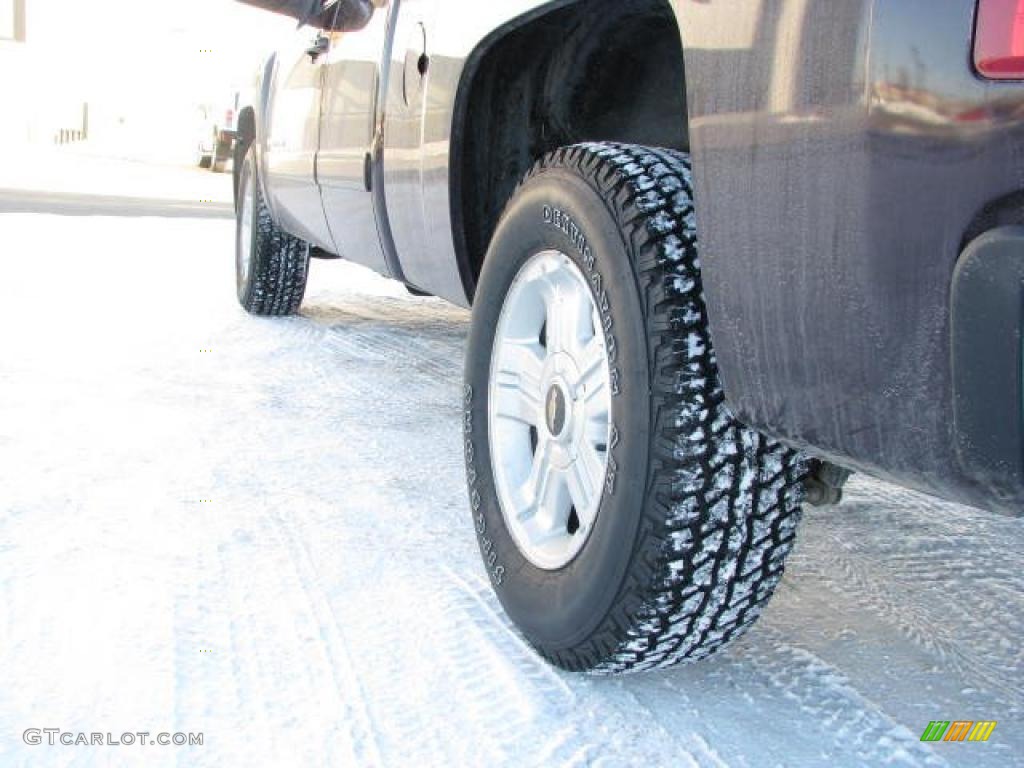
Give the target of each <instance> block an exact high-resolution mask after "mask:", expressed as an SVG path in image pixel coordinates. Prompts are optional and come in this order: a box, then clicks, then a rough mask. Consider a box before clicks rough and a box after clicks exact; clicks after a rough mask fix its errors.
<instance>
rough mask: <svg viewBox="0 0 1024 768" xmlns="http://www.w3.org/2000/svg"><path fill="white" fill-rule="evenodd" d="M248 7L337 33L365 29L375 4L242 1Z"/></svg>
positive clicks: (368, 1) (311, 0) (354, 0)
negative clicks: (278, 14)
mask: <svg viewBox="0 0 1024 768" xmlns="http://www.w3.org/2000/svg"><path fill="white" fill-rule="evenodd" d="M238 1H239V2H241V3H245V4H246V5H251V6H254V7H256V8H262V9H264V10H266V11H273V12H274V13H280V14H281V15H282V16H288V17H290V18H293V19H295V20H296V21H298V22H299V23H300V24H311V25H313V26H316V27H319V28H321V29H330V30H332V31H335V32H353V31H355V30H357V29H362V28H363V27H365V26H366V25H367V24H368V23H369V22H370V17H371V16H373V8H374V6H373V2H372V0H337V1H336V2H333V3H325V2H324V0H238Z"/></svg>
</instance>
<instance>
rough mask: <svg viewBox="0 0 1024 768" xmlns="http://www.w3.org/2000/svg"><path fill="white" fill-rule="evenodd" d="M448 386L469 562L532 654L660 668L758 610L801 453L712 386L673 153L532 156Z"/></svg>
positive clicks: (788, 535)
mask: <svg viewBox="0 0 1024 768" xmlns="http://www.w3.org/2000/svg"><path fill="white" fill-rule="evenodd" d="M463 396H464V402H463V406H464V413H463V429H464V440H465V445H464V448H465V453H466V464H467V479H468V484H469V496H470V506H471V509H472V514H473V522H474V526H475V528H476V532H477V537H478V540H479V544H480V549H481V553H482V555H483V559H484V565H485V568H486V570H487V573H488V575H489V577H490V579H491V582H492V583H493V585H494V588H495V589H496V591H497V594H498V596H499V599H500V601H501V603H502V605H503V606H504V608H505V610H506V612H507V613H508V615H509V616H510V617H511V618H512V620H513V621H514V622H515V624H516V625H517V626H518V627H519V629H520V630H521V631H522V633H523V635H524V636H525V637H526V638H527V640H528V641H529V642H530V643H531V644H532V645H533V646H534V647H535V648H536V649H537V651H538V652H539V653H540V654H542V655H543V656H544V657H545V658H547V659H548V660H550V661H551V662H552V663H554V664H556V665H558V666H560V667H562V668H565V669H570V670H581V671H584V670H585V671H593V672H626V671H632V670H641V669H648V668H652V667H658V666H668V665H671V664H675V663H678V662H682V661H688V660H695V659H700V658H703V657H705V656H707V655H708V654H710V653H712V652H714V651H715V650H717V649H718V648H720V647H721V646H722V645H724V644H725V643H727V642H728V641H730V640H732V639H735V638H736V637H738V636H739V635H740V634H742V632H743V631H744V630H745V629H746V628H747V627H748V626H750V624H751V623H752V622H753V621H754V619H755V618H756V617H757V615H758V614H759V613H760V611H761V609H762V607H763V606H764V604H765V602H766V601H767V600H768V598H769V597H770V596H771V594H772V591H773V589H774V588H775V586H776V584H777V583H778V582H779V579H780V578H781V576H782V572H783V561H784V559H785V557H786V555H787V554H788V552H789V550H790V548H791V547H792V545H793V540H794V534H795V530H796V526H797V521H798V519H799V508H800V503H801V500H802V483H803V479H804V476H805V474H806V471H807V470H806V462H805V460H804V459H803V458H802V457H801V456H800V455H799V454H797V453H796V452H794V451H793V450H791V449H790V448H788V447H786V446H784V445H782V444H781V443H778V442H776V441H773V440H772V439H770V438H768V437H766V436H764V435H761V434H759V433H758V432H755V431H753V430H751V429H749V428H747V427H745V426H744V425H742V424H740V423H739V422H737V421H736V420H735V419H734V418H733V417H732V415H731V414H730V412H729V410H728V409H727V407H726V405H725V403H724V398H723V393H722V388H721V385H720V383H719V379H718V371H717V367H716V363H715V356H714V352H713V350H712V346H711V338H710V335H709V330H708V322H707V316H706V312H705V306H704V296H703V290H702V286H701V276H700V262H699V258H698V255H697V242H696V232H695V225H694V208H693V197H692V191H691V177H690V162H689V158H688V156H687V155H685V154H683V153H680V152H674V151H669V150H661V149H649V148H644V147H635V146H626V145H618V144H585V145H578V146H572V147H567V148H564V149H560V150H558V151H556V152H554V153H552V154H549V155H547V156H546V157H544V158H543V159H542V160H540V161H539V162H538V163H537V165H536V166H535V167H534V168H533V169H532V170H531V171H530V173H529V174H528V175H527V176H526V178H525V179H524V180H523V182H522V184H521V185H520V186H519V188H518V189H517V191H516V192H515V195H514V196H513V198H512V200H511V201H510V202H509V204H508V206H507V208H506V210H505V212H504V214H503V216H502V218H501V220H500V223H499V225H498V227H497V230H496V232H495V234H494V237H493V239H492V242H491V245H490V248H489V250H488V253H487V256H486V260H485V262H484V268H483V272H482V274H481V277H480V281H479V285H478V288H477V292H476V296H475V299H474V309H473V321H472V329H471V333H470V340H469V345H468V352H467V362H466V375H465V388H464V393H463Z"/></svg>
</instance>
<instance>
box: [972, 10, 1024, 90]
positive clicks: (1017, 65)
mask: <svg viewBox="0 0 1024 768" xmlns="http://www.w3.org/2000/svg"><path fill="white" fill-rule="evenodd" d="M974 66H975V68H976V69H977V70H978V72H979V74H981V75H982V76H983V77H988V78H992V79H993V80H1017V79H1024V0H981V2H980V3H979V4H978V28H977V30H976V31H975V37H974Z"/></svg>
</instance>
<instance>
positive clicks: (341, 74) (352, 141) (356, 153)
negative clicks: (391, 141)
mask: <svg viewBox="0 0 1024 768" xmlns="http://www.w3.org/2000/svg"><path fill="white" fill-rule="evenodd" d="M374 5H375V6H376V7H377V9H376V11H375V13H374V14H373V17H372V18H371V20H370V23H369V24H368V25H367V26H366V27H364V28H363V29H361V30H358V31H355V32H339V33H335V34H334V35H333V36H332V38H333V39H332V45H331V50H330V53H328V54H327V56H326V60H327V63H326V73H325V78H324V81H325V84H324V98H323V115H322V118H321V123H320V152H319V154H318V156H317V179H318V181H319V182H320V192H321V196H322V198H323V207H324V211H325V213H326V217H327V224H328V227H329V228H330V232H331V235H332V237H333V239H334V250H335V252H336V253H338V254H339V255H340V256H342V257H343V258H346V259H349V260H350V261H355V262H358V263H360V264H363V265H365V266H367V267H370V268H371V269H374V270H376V271H377V272H380V273H382V274H385V275H389V276H392V277H398V278H400V277H401V274H400V272H399V273H398V274H396V269H395V268H394V266H395V265H394V264H392V263H391V262H392V261H393V259H389V258H388V257H386V256H385V248H384V246H382V244H381V241H382V236H381V234H380V231H379V229H378V222H377V217H376V212H375V204H374V194H373V193H372V192H371V187H372V186H373V182H372V179H373V176H374V173H375V167H377V166H379V163H380V153H381V146H380V143H379V141H378V137H379V129H380V105H381V99H380V92H381V88H382V87H386V85H383V84H382V73H381V62H382V61H383V59H384V57H385V54H386V51H387V50H388V49H389V35H388V30H389V25H390V22H391V16H392V13H393V11H395V10H396V9H397V3H396V2H387V0H377V2H375V3H374ZM384 80H386V76H385V77H384ZM373 192H382V190H373ZM380 199H383V196H382V195H381V198H380ZM381 215H383V211H381Z"/></svg>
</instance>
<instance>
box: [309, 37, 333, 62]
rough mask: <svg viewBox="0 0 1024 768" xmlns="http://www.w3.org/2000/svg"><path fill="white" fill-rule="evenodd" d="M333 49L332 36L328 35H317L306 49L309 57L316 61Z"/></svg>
mask: <svg viewBox="0 0 1024 768" xmlns="http://www.w3.org/2000/svg"><path fill="white" fill-rule="evenodd" d="M330 49H331V38H329V37H327V35H317V36H316V39H315V40H314V41H313V43H312V44H311V45H310V46H309V48H307V49H306V53H307V54H309V58H311V59H312V60H313V61H316V60H317V59H318V58H320V57H321V56H323V55H324V54H325V53H327V52H328V51H329V50H330Z"/></svg>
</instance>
